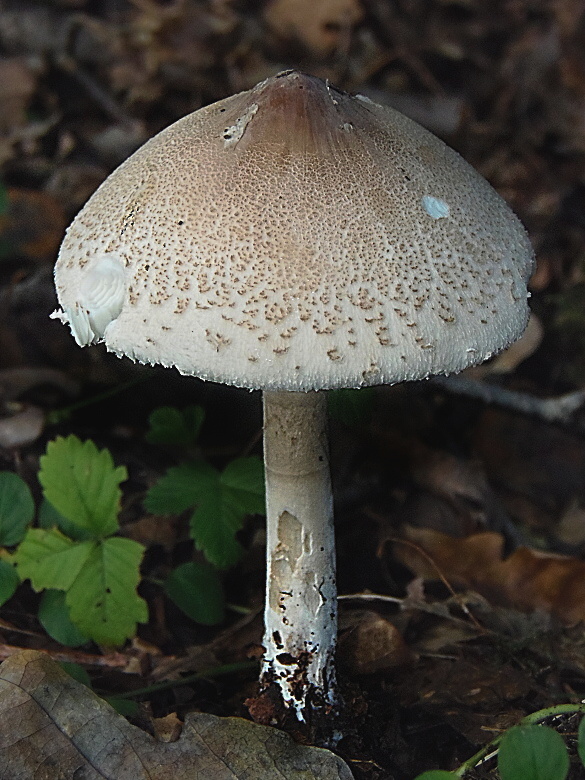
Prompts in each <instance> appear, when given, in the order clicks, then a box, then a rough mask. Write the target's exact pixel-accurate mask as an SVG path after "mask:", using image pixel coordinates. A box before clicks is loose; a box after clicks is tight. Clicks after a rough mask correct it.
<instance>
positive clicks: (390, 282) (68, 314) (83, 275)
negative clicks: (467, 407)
mask: <svg viewBox="0 0 585 780" xmlns="http://www.w3.org/2000/svg"><path fill="white" fill-rule="evenodd" d="M532 264H533V253H532V249H531V247H530V244H529V241H528V238H527V236H526V233H525V231H524V229H523V227H522V226H521V224H520V222H519V221H518V219H517V218H516V217H515V216H514V214H513V213H512V211H511V210H510V209H509V208H508V206H507V205H506V204H505V202H504V201H503V200H502V199H501V198H500V196H499V195H498V194H497V193H496V192H495V191H494V190H493V189H492V188H491V187H490V185H489V184H488V183H487V182H486V181H485V180H484V179H483V178H482V177H481V176H479V174H477V173H476V172H475V171H474V170H473V168H471V167H470V166H469V165H468V164H467V163H466V162H465V161H464V160H463V159H462V158H461V157H460V156H459V155H458V154H457V153H456V152H454V151H453V150H451V149H450V148H448V147H447V146H446V145H445V144H444V143H443V142H442V141H440V140H439V139H437V138H436V137H435V136H433V135H432V134H431V133H429V132H428V131H426V130H424V129H423V128H422V127H420V126H419V125H417V124H416V123H414V122H412V121H411V120H409V119H407V118H406V117H404V116H402V115H401V114H399V113H398V112H396V111H394V110H392V109H390V108H386V107H382V106H379V105H376V104H375V103H372V102H371V101H370V100H368V99H367V98H363V97H360V96H357V97H352V96H350V95H348V94H346V93H344V92H342V91H340V90H337V89H335V88H334V87H332V86H331V85H329V84H328V83H325V82H322V81H320V80H319V79H317V78H313V77H311V76H306V75H304V74H301V73H298V72H294V71H289V72H285V73H282V74H279V75H278V76H275V77H272V78H269V79H267V80H266V81H264V82H262V83H261V84H259V85H257V86H256V87H254V88H253V89H251V90H249V91H248V92H243V93H241V94H238V95H234V96H233V97H230V98H227V99H226V100H222V101H220V102H218V103H215V104H213V105H210V106H207V107H205V108H202V109H200V110H199V111H196V112H195V113H193V114H191V115H189V116H186V117H185V118H183V119H181V120H179V121H178V122H176V123H175V124H173V125H172V126H170V127H169V128H167V129H166V130H163V131H162V132H161V133H159V134H158V135H157V136H155V137H154V138H152V139H151V140H150V141H148V142H147V143H146V144H145V145H144V146H143V147H142V148H141V149H139V150H138V151H137V152H136V153H135V154H133V155H132V156H131V157H130V158H129V159H128V160H127V161H126V162H124V163H123V164H122V165H121V166H120V167H119V168H118V169H117V170H116V171H114V173H113V174H112V175H111V176H110V177H109V178H108V179H107V180H106V181H105V182H104V183H103V184H102V186H101V187H100V188H99V189H98V190H97V192H96V193H95V194H94V195H93V196H92V198H91V199H90V200H89V201H88V203H87V204H86V206H85V207H84V208H83V209H82V211H81V212H80V213H79V215H78V216H77V218H76V219H75V221H74V222H73V224H72V225H71V227H70V228H69V230H68V232H67V235H66V238H65V240H64V242H63V245H62V248H61V252H60V255H59V260H58V262H57V266H56V270H55V279H56V286H57V291H58V296H59V301H60V304H61V306H62V307H63V312H61V313H59V314H58V315H57V316H60V317H61V319H62V320H64V321H66V322H69V323H70V325H71V328H72V331H73V334H74V336H75V338H76V339H77V341H78V343H79V344H82V345H83V344H89V343H94V342H96V341H100V340H103V341H105V343H106V346H107V348H108V349H109V350H112V351H114V352H116V353H117V354H119V355H128V356H129V357H131V358H132V359H134V360H139V361H141V362H144V363H159V364H162V365H166V366H176V367H177V368H178V369H179V371H181V372H182V373H184V374H192V375H196V376H199V377H201V378H203V379H210V380H214V381H219V382H225V383H228V384H234V385H239V386H244V387H252V388H264V389H289V390H311V389H324V388H334V387H360V386H364V385H372V384H382V383H394V382H398V381H402V380H412V379H420V378H423V377H426V376H429V375H431V374H445V373H450V372H455V371H460V370H461V369H463V368H465V367H467V366H470V365H473V364H475V363H479V362H481V361H482V360H485V359H486V358H487V357H489V356H490V355H491V354H492V353H494V352H497V351H499V350H501V349H503V348H504V347H506V346H507V345H508V344H509V343H510V342H512V341H513V340H515V339H516V338H517V337H518V336H519V335H520V334H521V333H522V331H523V329H524V327H525V324H526V320H527V316H528V309H527V293H526V281H527V278H528V276H529V274H530V272H531V270H532Z"/></svg>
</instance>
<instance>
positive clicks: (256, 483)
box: [220, 456, 266, 515]
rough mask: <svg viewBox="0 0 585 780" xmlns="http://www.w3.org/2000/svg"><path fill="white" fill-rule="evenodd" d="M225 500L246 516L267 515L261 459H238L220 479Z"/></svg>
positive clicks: (253, 457)
mask: <svg viewBox="0 0 585 780" xmlns="http://www.w3.org/2000/svg"><path fill="white" fill-rule="evenodd" d="M220 482H221V485H222V487H224V488H225V490H224V491H223V493H224V496H225V500H226V501H228V502H229V503H230V504H231V505H232V506H233V507H234V508H238V509H239V510H240V511H241V512H243V513H244V514H249V515H263V514H266V506H265V502H264V493H265V486H264V465H263V463H262V460H261V458H259V457H257V456H251V457H248V458H236V460H233V461H232V462H231V463H230V464H228V465H227V466H226V468H225V469H224V471H223V472H222V475H221V477H220Z"/></svg>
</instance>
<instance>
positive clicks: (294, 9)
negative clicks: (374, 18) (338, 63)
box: [264, 0, 364, 56]
mask: <svg viewBox="0 0 585 780" xmlns="http://www.w3.org/2000/svg"><path fill="white" fill-rule="evenodd" d="M363 13H364V11H363V8H362V6H361V4H360V2H359V0H272V2H270V3H269V4H268V6H267V7H266V10H265V12H264V18H265V19H266V22H267V24H268V26H269V27H270V28H271V29H272V30H273V32H275V33H276V34H277V35H278V36H279V37H281V38H283V39H287V38H293V39H294V38H296V39H298V40H299V41H301V42H302V43H303V44H304V45H305V46H306V47H307V49H308V50H309V51H311V52H312V53H313V54H315V55H317V56H327V55H329V54H331V53H332V52H334V51H335V50H337V49H339V48H347V42H348V41H349V36H350V34H351V31H352V28H353V27H354V25H356V24H357V23H358V22H359V21H361V19H362V17H363ZM344 43H345V44H346V45H345V46H344Z"/></svg>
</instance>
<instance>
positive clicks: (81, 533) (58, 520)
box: [38, 498, 93, 542]
mask: <svg viewBox="0 0 585 780" xmlns="http://www.w3.org/2000/svg"><path fill="white" fill-rule="evenodd" d="M38 523H39V528H46V529H47V530H49V529H51V528H58V529H59V530H60V531H62V532H63V533H64V534H65V536H68V537H69V538H70V539H73V540H74V541H76V542H85V541H87V540H88V539H92V538H93V536H92V534H91V532H90V531H87V530H86V529H85V528H82V527H81V526H79V525H76V524H75V523H72V522H71V520H68V519H67V518H66V517H63V515H62V514H61V512H58V511H57V510H56V509H55V507H54V506H53V504H51V502H50V501H47V499H46V498H44V499H43V500H42V501H41V505H40V507H39V513H38Z"/></svg>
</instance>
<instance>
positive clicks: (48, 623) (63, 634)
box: [38, 589, 88, 679]
mask: <svg viewBox="0 0 585 780" xmlns="http://www.w3.org/2000/svg"><path fill="white" fill-rule="evenodd" d="M38 617H39V621H40V623H41V625H42V627H43V628H44V629H45V631H46V632H47V634H49V636H51V637H53V639H54V640H55V641H56V642H60V644H62V645H65V646H66V647H79V645H84V644H85V643H86V642H87V641H88V640H87V637H86V636H84V635H83V634H82V633H81V631H79V629H78V628H77V627H76V626H75V625H74V624H73V623H72V622H71V618H70V617H69V610H68V609H67V605H66V604H65V593H64V592H63V591H62V590H51V589H49V590H46V591H45V592H44V593H43V595H42V596H41V602H40V604H39V611H38ZM75 679H78V678H77V677H76V678H75Z"/></svg>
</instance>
